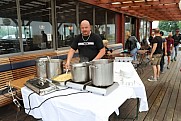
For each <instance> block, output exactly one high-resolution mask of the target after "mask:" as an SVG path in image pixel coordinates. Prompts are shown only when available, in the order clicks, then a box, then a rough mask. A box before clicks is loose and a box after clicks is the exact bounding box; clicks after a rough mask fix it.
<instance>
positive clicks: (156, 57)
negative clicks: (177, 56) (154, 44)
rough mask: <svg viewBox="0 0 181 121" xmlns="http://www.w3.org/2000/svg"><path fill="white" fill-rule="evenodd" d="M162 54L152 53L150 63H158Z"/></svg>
mask: <svg viewBox="0 0 181 121" xmlns="http://www.w3.org/2000/svg"><path fill="white" fill-rule="evenodd" d="M161 58H162V54H154V55H153V57H152V59H151V65H160V61H161Z"/></svg>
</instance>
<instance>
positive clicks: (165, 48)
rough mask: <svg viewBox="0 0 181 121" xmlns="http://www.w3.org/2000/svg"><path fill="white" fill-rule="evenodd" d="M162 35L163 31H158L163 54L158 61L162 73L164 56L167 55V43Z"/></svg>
mask: <svg viewBox="0 0 181 121" xmlns="http://www.w3.org/2000/svg"><path fill="white" fill-rule="evenodd" d="M163 35H164V32H163V31H160V36H161V37H162V43H163V46H162V49H163V54H162V57H161V61H160V71H161V73H164V72H163V68H164V64H165V61H164V57H165V56H166V55H167V44H166V39H165V38H163Z"/></svg>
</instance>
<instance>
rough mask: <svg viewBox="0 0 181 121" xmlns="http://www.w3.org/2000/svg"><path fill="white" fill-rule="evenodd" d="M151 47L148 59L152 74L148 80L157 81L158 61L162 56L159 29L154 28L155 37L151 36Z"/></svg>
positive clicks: (158, 74) (158, 72)
mask: <svg viewBox="0 0 181 121" xmlns="http://www.w3.org/2000/svg"><path fill="white" fill-rule="evenodd" d="M152 43H153V47H152V50H151V54H150V60H151V64H152V67H153V74H154V75H153V76H152V77H151V78H149V79H148V81H157V80H158V78H159V76H160V61H161V57H162V53H163V50H162V37H161V36H160V30H159V29H155V37H154V38H153V41H152Z"/></svg>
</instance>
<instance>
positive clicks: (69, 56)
mask: <svg viewBox="0 0 181 121" xmlns="http://www.w3.org/2000/svg"><path fill="white" fill-rule="evenodd" d="M74 53H75V50H74V49H72V48H70V50H69V52H68V55H67V62H66V64H65V68H66V69H69V67H70V61H71V59H72V57H73V55H74Z"/></svg>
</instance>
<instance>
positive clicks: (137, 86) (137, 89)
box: [114, 62, 148, 112]
mask: <svg viewBox="0 0 181 121" xmlns="http://www.w3.org/2000/svg"><path fill="white" fill-rule="evenodd" d="M120 68H121V70H124V71H125V72H130V78H124V77H123V75H121V74H120V73H118V72H120ZM114 81H115V82H118V83H119V85H120V87H131V88H133V90H134V94H133V95H132V98H139V99H140V107H139V111H140V112H142V111H147V110H148V102H147V96H146V91H145V86H144V84H143V82H142V80H141V79H140V77H139V75H138V74H137V72H136V70H135V69H134V67H133V65H132V64H131V62H114Z"/></svg>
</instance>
